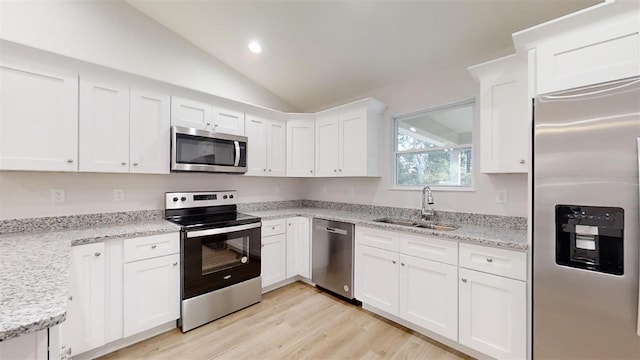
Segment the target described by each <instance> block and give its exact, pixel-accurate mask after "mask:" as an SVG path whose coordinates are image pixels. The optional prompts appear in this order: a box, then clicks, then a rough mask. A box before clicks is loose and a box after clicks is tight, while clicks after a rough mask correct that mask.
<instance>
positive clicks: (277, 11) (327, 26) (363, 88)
mask: <svg viewBox="0 0 640 360" xmlns="http://www.w3.org/2000/svg"><path fill="white" fill-rule="evenodd" d="M128 2H129V3H130V4H131V5H132V6H134V7H135V8H137V9H138V10H140V11H142V12H143V13H145V14H147V15H148V16H150V17H151V18H153V19H155V20H156V21H158V22H159V23H161V24H162V25H164V26H166V27H167V28H169V29H170V30H172V31H174V32H176V33H177V34H179V35H181V36H182V37H183V38H185V39H186V40H188V41H190V42H192V43H193V44H195V45H196V46H198V47H200V48H202V49H203V50H205V51H207V52H208V53H210V54H211V55H213V56H214V57H216V58H218V59H219V60H221V61H223V62H225V63H226V64H228V65H229V66H231V67H232V68H234V69H236V70H237V71H238V72H240V73H242V74H243V75H245V76H247V77H248V78H250V79H251V80H253V81H255V82H256V83H258V84H260V85H262V86H263V87H264V88H266V89H268V90H269V91H271V92H273V93H274V94H276V95H278V96H279V97H281V98H282V99H284V100H285V101H287V102H289V103H290V104H292V105H293V106H295V107H297V108H298V109H300V110H303V111H309V110H317V109H318V108H319V107H322V106H324V105H327V104H332V103H336V102H338V101H340V100H341V99H346V98H352V97H354V96H357V95H360V94H363V93H366V92H367V91H370V90H374V89H377V88H380V87H383V86H386V85H388V84H390V83H397V82H402V81H408V80H410V79H411V78H412V77H414V76H417V75H419V74H421V73H424V72H428V71H434V69H439V68H445V67H446V66H447V64H450V63H452V62H455V63H461V62H465V61H472V60H471V59H478V58H481V57H482V56H486V55H488V54H492V53H496V52H499V51H502V50H504V49H507V48H509V47H511V46H512V42H511V34H512V33H513V32H516V31H519V30H522V29H526V28H528V27H530V26H533V25H536V24H539V23H542V22H544V21H547V20H551V19H554V18H557V17H559V16H562V15H566V14H568V13H571V12H574V11H576V10H579V9H582V8H586V7H588V6H591V5H594V4H596V3H599V2H600V1H595V0H570V1H568V0H546V1H540V0H491V1H488V0H487V1H484V0H459V1H453V0H449V1H444V0H441V1H410V2H409V1H407V2H405V1H390V0H389V1H375V2H374V1H331V2H329V1H314V2H307V1H304V2H303V1H141V0H129V1H128ZM254 39H255V40H258V41H259V42H260V43H261V44H262V48H263V51H262V53H261V54H253V53H251V52H250V51H249V50H248V48H247V44H248V42H249V41H250V40H254ZM469 65H471V63H469Z"/></svg>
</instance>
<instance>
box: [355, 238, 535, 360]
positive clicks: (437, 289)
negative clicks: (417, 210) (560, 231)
mask: <svg viewBox="0 0 640 360" xmlns="http://www.w3.org/2000/svg"><path fill="white" fill-rule="evenodd" d="M355 261H356V273H355V296H356V299H358V300H360V301H362V303H363V304H364V305H366V306H368V307H371V308H373V309H374V310H376V309H377V310H380V311H381V312H384V314H388V315H390V317H391V316H393V317H395V319H396V320H397V321H400V320H402V321H406V322H407V323H409V324H413V325H416V327H418V328H422V329H425V330H428V331H429V332H432V333H434V334H438V335H441V336H443V337H446V338H447V339H450V340H452V341H455V342H457V343H459V344H460V345H463V346H464V347H466V349H467V351H469V350H468V349H473V350H475V351H478V352H480V353H483V354H486V355H488V356H492V357H495V358H497V359H525V358H526V355H527V353H526V345H527V316H526V306H527V299H526V292H527V286H526V281H523V280H524V279H526V253H524V252H518V251H512V250H506V249H500V248H492V247H486V246H479V245H472V244H466V243H460V244H458V242H457V241H455V240H443V239H436V238H432V237H429V236H418V235H414V234H407V233H403V232H394V231H387V230H381V229H371V228H365V227H356V258H355ZM458 264H459V266H458ZM465 267H467V268H465ZM384 314H382V315H384ZM448 345H450V346H451V344H448ZM464 347H461V348H460V350H462V351H464V349H465V348H464ZM474 355H477V354H474Z"/></svg>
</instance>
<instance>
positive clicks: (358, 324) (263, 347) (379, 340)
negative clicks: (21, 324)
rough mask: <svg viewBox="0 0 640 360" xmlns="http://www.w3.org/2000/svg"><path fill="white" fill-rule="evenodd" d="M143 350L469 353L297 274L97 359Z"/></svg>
mask: <svg viewBox="0 0 640 360" xmlns="http://www.w3.org/2000/svg"><path fill="white" fill-rule="evenodd" d="M147 358H149V359H234V360H236V359H391V358H393V359H447V360H448V359H451V360H453V359H456V360H457V359H469V358H468V357H466V356H465V355H463V354H461V353H458V352H455V351H454V350H452V349H449V348H446V347H444V346H443V345H441V344H439V343H436V342H435V341H432V340H430V339H428V338H427V337H424V336H422V335H420V334H418V333H415V332H413V331H411V330H409V329H407V328H404V327H402V326H400V325H397V324H394V323H392V322H390V321H388V320H385V319H383V318H382V317H379V316H377V315H375V314H372V313H370V312H368V311H366V310H362V308H360V307H357V306H354V305H351V304H349V303H347V302H344V301H342V300H339V299H336V298H335V297H333V296H330V295H328V294H325V293H323V292H321V291H319V290H317V289H316V288H314V287H312V286H310V285H307V284H304V283H301V282H296V283H294V284H291V285H288V286H285V287H283V288H280V289H277V290H274V291H272V292H270V293H268V294H265V295H264V296H263V298H262V302H260V303H259V304H256V305H253V306H251V307H249V308H246V309H244V310H241V311H238V312H236V313H233V314H231V315H228V316H226V317H224V318H221V319H218V320H216V321H214V322H212V323H209V324H207V325H205V326H202V327H199V328H197V329H194V330H192V331H190V332H188V333H186V334H182V333H181V332H180V330H178V329H176V330H173V331H169V332H167V333H164V334H161V335H159V336H156V337H154V338H151V339H149V340H146V341H143V342H141V343H138V344H135V345H132V346H130V347H128V348H125V349H122V350H119V351H116V352H114V353H111V354H109V355H106V356H104V357H102V358H101V359H104V360H107V359H109V360H111V359H147Z"/></svg>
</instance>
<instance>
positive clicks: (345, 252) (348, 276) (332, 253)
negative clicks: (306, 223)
mask: <svg viewBox="0 0 640 360" xmlns="http://www.w3.org/2000/svg"><path fill="white" fill-rule="evenodd" d="M312 236H313V238H312V254H313V256H312V262H311V266H312V272H311V280H312V281H313V282H314V283H315V284H316V285H317V286H318V287H320V288H322V289H325V290H329V291H331V292H333V293H335V294H337V295H340V296H342V297H345V298H347V299H349V300H353V261H354V250H355V242H354V226H353V224H349V223H343V222H340V221H330V220H325V219H316V218H314V219H313V233H312Z"/></svg>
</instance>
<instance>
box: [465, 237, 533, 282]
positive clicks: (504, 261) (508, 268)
mask: <svg viewBox="0 0 640 360" xmlns="http://www.w3.org/2000/svg"><path fill="white" fill-rule="evenodd" d="M460 267H464V268H468V269H474V270H479V271H483V272H486V273H490V274H495V275H501V276H506V277H510V278H513V279H518V280H522V281H526V280H527V254H526V253H524V252H519V251H511V250H505V249H496V248H492V247H486V246H479V245H473V244H460Z"/></svg>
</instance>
